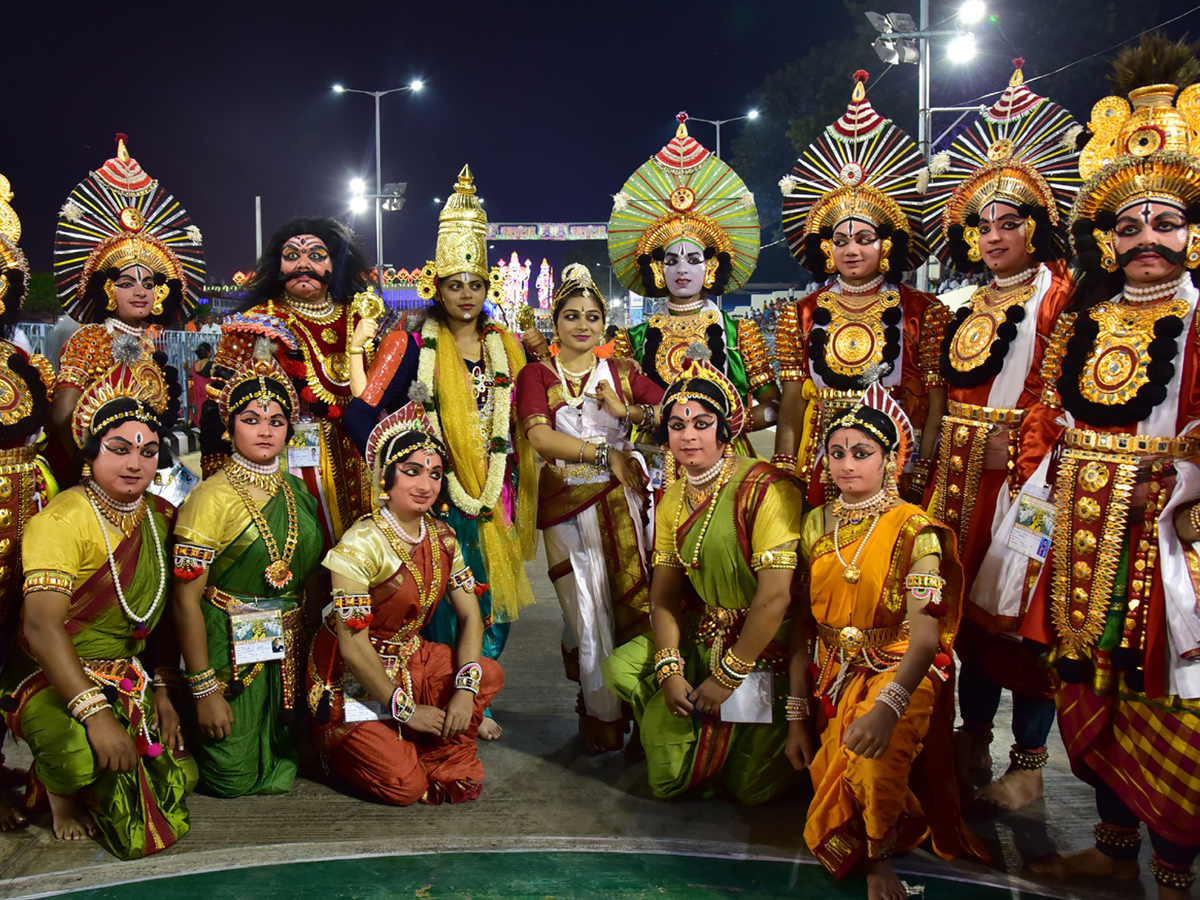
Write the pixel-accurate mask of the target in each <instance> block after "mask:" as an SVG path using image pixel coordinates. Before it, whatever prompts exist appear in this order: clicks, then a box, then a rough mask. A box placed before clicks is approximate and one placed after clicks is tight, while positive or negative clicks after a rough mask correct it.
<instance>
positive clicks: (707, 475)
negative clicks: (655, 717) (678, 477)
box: [686, 457, 725, 488]
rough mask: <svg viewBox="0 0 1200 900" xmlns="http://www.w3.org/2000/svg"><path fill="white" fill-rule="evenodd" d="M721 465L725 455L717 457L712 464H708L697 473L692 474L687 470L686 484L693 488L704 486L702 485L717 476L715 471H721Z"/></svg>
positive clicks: (723, 463) (723, 462)
mask: <svg viewBox="0 0 1200 900" xmlns="http://www.w3.org/2000/svg"><path fill="white" fill-rule="evenodd" d="M723 465H725V457H721V458H720V459H718V460H717V461H716V462H715V463H714V464H713V465H711V466H709V467H708V468H707V469H705V470H704V471H703V472H701V473H700V474H699V475H693V474H692V473H691V472H687V473H686V474H687V480H688V484H690V485H691V486H692V487H694V488H699V487H704V485H706V484H708V483H709V482H710V481H712V480H713V479H714V478H716V477H717V473H718V472H720V471H721V466H723Z"/></svg>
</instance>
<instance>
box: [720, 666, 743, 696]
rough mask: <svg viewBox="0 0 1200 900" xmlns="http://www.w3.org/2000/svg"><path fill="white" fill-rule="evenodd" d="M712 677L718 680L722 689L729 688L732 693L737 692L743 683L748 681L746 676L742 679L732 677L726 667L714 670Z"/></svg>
mask: <svg viewBox="0 0 1200 900" xmlns="http://www.w3.org/2000/svg"><path fill="white" fill-rule="evenodd" d="M712 676H713V678H715V679H717V683H718V684H719V685H721V687H723V688H727V689H728V690H731V691H736V690H737V689H738V688H740V687H741V686H742V682H743V681H745V680H746V676H744V675H743V676H742V677H741V678H738V677H736V676H734V675H730V674H729V672H728V671H726V669H725V667H724V666H717V668H716V669H715V670H713V673H712Z"/></svg>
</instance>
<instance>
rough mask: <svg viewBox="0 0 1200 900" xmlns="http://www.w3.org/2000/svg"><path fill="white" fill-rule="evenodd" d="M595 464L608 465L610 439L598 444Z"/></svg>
mask: <svg viewBox="0 0 1200 900" xmlns="http://www.w3.org/2000/svg"><path fill="white" fill-rule="evenodd" d="M593 464H594V465H597V466H600V467H601V468H603V467H606V466H607V465H608V441H601V442H600V443H598V444H596V458H595V459H594V460H593Z"/></svg>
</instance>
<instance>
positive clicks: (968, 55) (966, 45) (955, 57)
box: [946, 33, 975, 63]
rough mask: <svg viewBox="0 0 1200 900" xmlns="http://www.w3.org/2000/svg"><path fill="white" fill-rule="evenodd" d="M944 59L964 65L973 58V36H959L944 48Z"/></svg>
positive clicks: (968, 34)
mask: <svg viewBox="0 0 1200 900" xmlns="http://www.w3.org/2000/svg"><path fill="white" fill-rule="evenodd" d="M946 58H947V59H949V60H950V61H951V62H955V63H965V62H970V61H971V60H972V59H974V58H975V35H973V34H970V33H967V34H960V35H959V36H958V37H956V38H955V39H954V40H952V41H951V42H950V44H949V46H948V47H947V48H946Z"/></svg>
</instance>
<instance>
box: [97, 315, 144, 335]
mask: <svg viewBox="0 0 1200 900" xmlns="http://www.w3.org/2000/svg"><path fill="white" fill-rule="evenodd" d="M104 327H105V328H107V329H108V330H109V332H110V333H111V332H113V331H120V332H122V333H124V334H132V335H133V336H134V337H141V336H142V332H143V331H144V330H145V328H144V327H138V326H136V325H126V324H125V323H124V322H122V321H121V320H120V319H118V318H116V317H115V316H109V317H108V318H107V319H105V320H104Z"/></svg>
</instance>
